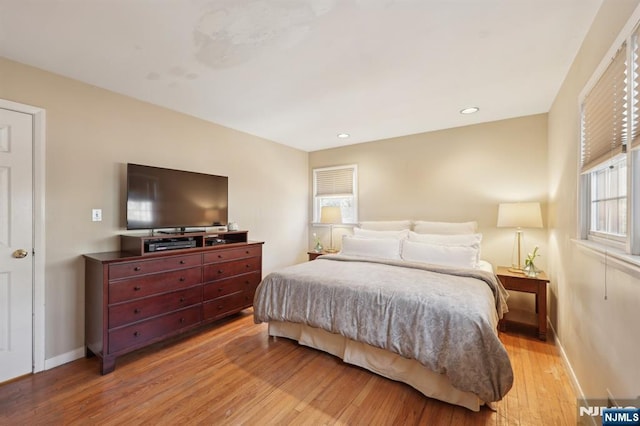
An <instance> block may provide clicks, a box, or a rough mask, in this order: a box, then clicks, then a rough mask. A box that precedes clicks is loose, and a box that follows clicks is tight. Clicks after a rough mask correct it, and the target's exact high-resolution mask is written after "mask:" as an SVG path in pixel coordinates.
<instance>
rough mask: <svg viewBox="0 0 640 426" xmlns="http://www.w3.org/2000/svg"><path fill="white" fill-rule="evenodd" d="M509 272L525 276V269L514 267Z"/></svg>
mask: <svg viewBox="0 0 640 426" xmlns="http://www.w3.org/2000/svg"><path fill="white" fill-rule="evenodd" d="M509 272H515V273H516V274H524V269H522V268H518V267H517V266H513V267H511V268H509Z"/></svg>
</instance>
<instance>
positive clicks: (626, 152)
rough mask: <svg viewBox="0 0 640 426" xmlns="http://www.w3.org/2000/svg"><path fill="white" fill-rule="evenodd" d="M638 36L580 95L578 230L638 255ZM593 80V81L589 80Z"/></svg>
mask: <svg viewBox="0 0 640 426" xmlns="http://www.w3.org/2000/svg"><path fill="white" fill-rule="evenodd" d="M638 35H639V30H638V28H637V27H636V29H635V30H634V31H631V32H630V35H629V36H628V37H626V39H625V40H624V41H622V42H619V44H618V46H619V48H618V49H617V50H616V51H615V53H614V54H613V55H612V56H611V60H610V61H609V62H608V63H606V64H605V69H604V71H603V72H601V73H600V74H597V79H593V78H592V81H595V83H593V84H591V85H590V86H588V87H589V88H588V90H586V91H585V92H586V94H585V95H584V96H581V102H580V106H581V125H582V132H581V133H582V134H581V145H580V146H581V168H580V174H581V177H580V186H581V191H580V195H581V197H580V218H581V220H580V227H581V234H582V235H581V236H582V238H586V239H593V240H598V241H600V242H605V243H609V244H612V245H617V246H618V247H624V248H625V249H626V251H627V252H629V253H631V254H636V255H637V254H640V236H638V235H635V234H638V232H633V230H634V229H638V227H640V219H638V217H640V185H639V184H638V183H639V182H638V178H637V177H638V176H640V138H639V137H638V135H639V133H640V132H638V130H639V129H638V127H639V126H638V102H639V101H640V96H639V94H638V84H639V83H640V75H639V73H638V66H639V65H640V61H639V59H638ZM594 77H596V76H594Z"/></svg>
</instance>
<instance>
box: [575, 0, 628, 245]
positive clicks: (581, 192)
mask: <svg viewBox="0 0 640 426" xmlns="http://www.w3.org/2000/svg"><path fill="white" fill-rule="evenodd" d="M639 27H640V7H639V8H637V9H636V11H635V12H634V14H633V16H632V17H631V19H629V21H628V22H627V24H626V25H625V27H624V28H623V30H622V31H621V33H620V35H619V36H618V38H617V39H616V41H615V42H614V44H613V45H612V46H611V48H610V49H609V51H608V52H607V55H605V57H604V59H603V61H602V62H601V63H600V65H599V66H598V68H597V69H596V71H595V72H594V74H593V76H592V77H591V79H590V80H589V81H588V83H587V84H586V85H585V87H584V88H583V90H582V92H581V93H580V96H579V99H578V101H579V104H578V105H579V108H580V117H581V120H582V118H583V113H582V105H583V102H584V100H585V97H586V96H587V95H588V94H589V92H590V91H591V89H592V88H593V87H594V86H595V84H596V83H597V81H598V79H599V78H600V76H602V74H603V73H604V71H605V70H606V69H607V67H608V65H609V63H610V62H611V59H612V58H613V57H614V55H615V53H616V52H617V51H618V49H619V48H620V47H621V46H622V45H623V44H624V43H626V46H627V52H626V55H627V76H629V77H628V78H627V93H631V95H630V96H627V102H630V105H628V107H627V110H628V111H632V108H634V106H633V103H634V98H635V101H639V100H640V87H637V88H634V87H633V85H634V80H636V76H635V74H634V73H636V74H637V73H638V72H640V69H635V70H634V69H633V67H634V61H635V62H636V63H640V58H634V57H633V51H634V41H633V35H634V33H636V32H639V33H640V30H638V28H639ZM639 42H640V41H635V43H639ZM635 49H636V52H638V51H640V49H639V48H638V46H635ZM634 112H636V113H637V108H636V109H635V110H634ZM636 125H637V122H636V121H634V120H629V121H628V123H627V126H628V128H627V134H628V135H633V134H634V133H636V132H637V131H638V130H640V129H636V128H634V126H636ZM582 142H583V141H582V138H581V141H580V144H579V146H578V149H579V150H580V154H582ZM631 142H632V141H631V139H630V140H628V141H627V144H629V145H630V144H631ZM626 148H627V149H626V152H625V153H624V154H623V155H625V156H626V158H627V194H626V197H627V203H626V204H627V223H626V235H625V236H624V237H620V236H616V235H613V234H606V233H600V232H593V231H591V178H590V175H591V173H590V172H586V173H585V172H583V171H581V167H580V165H579V166H578V236H579V239H581V240H590V241H593V242H595V243H600V244H603V245H605V246H609V247H612V248H615V249H619V250H620V251H622V252H624V253H627V254H631V255H634V256H637V255H640V149H638V148H636V149H631V147H629V146H627V147H626ZM581 157H582V156H581V155H579V158H581ZM606 163H607V162H602V163H600V165H599V166H601V165H604V164H606Z"/></svg>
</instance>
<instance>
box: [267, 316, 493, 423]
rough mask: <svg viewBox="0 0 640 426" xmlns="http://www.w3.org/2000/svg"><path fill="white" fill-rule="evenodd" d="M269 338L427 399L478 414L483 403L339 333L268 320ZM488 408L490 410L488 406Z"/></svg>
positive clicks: (415, 364)
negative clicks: (315, 352) (302, 347)
mask: <svg viewBox="0 0 640 426" xmlns="http://www.w3.org/2000/svg"><path fill="white" fill-rule="evenodd" d="M269 335H270V336H276V337H286V338H288V339H292V340H296V341H297V342H298V343H300V344H301V345H305V346H309V347H312V348H314V349H319V350H321V351H324V352H327V353H330V354H331V355H334V356H337V357H339V358H341V359H342V360H343V361H344V362H346V363H348V364H353V365H357V366H358V367H362V368H365V369H367V370H369V371H372V372H374V373H376V374H379V375H381V376H383V377H386V378H389V379H392V380H397V381H399V382H403V383H406V384H408V385H409V386H411V387H413V388H415V389H417V390H418V391H420V392H421V393H422V394H424V395H426V396H428V397H430V398H434V399H437V400H440V401H444V402H448V403H450V404H455V405H460V406H462V407H465V408H468V409H469V410H472V411H480V406H481V405H483V404H484V402H483V401H481V400H480V399H479V398H478V397H477V396H476V395H475V394H473V393H470V392H463V391H460V390H458V389H456V388H454V387H453V386H451V384H450V383H449V380H448V379H447V377H446V376H444V375H442V374H438V373H434V372H433V371H431V370H429V369H428V368H426V367H424V366H423V365H422V364H420V363H419V362H418V361H415V360H412V359H408V358H404V357H402V356H400V355H397V354H394V353H392V352H389V351H385V350H383V349H380V348H376V347H374V346H371V345H368V344H366V343H360V342H356V341H354V340H351V339H348V338H346V337H344V336H342V335H339V334H332V333H329V332H328V331H325V330H322V329H319V328H314V327H310V326H308V325H304V324H298V323H291V322H281V321H270V322H269ZM488 406H489V407H490V408H493V407H491V404H488Z"/></svg>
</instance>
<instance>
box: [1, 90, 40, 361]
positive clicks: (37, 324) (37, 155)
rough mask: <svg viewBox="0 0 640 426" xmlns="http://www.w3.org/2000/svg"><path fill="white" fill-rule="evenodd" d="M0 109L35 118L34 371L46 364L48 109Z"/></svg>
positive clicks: (14, 104) (8, 105) (14, 106)
mask: <svg viewBox="0 0 640 426" xmlns="http://www.w3.org/2000/svg"><path fill="white" fill-rule="evenodd" d="M0 108H4V109H8V110H12V111H16V112H21V113H24V114H29V115H31V116H32V117H33V154H32V159H33V253H32V255H33V277H32V280H33V281H32V289H33V295H32V297H33V301H32V310H33V312H32V345H33V346H32V372H33V373H37V372H39V371H43V370H44V367H45V363H44V361H45V331H46V330H45V278H44V277H45V256H46V252H45V222H44V220H45V209H44V207H45V152H46V151H45V136H46V132H45V124H46V111H45V110H44V109H42V108H38V107H34V106H31V105H24V104H20V103H17V102H12V101H8V100H4V99H0Z"/></svg>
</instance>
